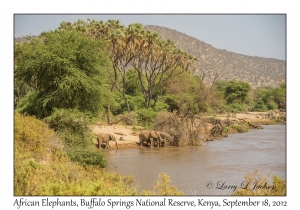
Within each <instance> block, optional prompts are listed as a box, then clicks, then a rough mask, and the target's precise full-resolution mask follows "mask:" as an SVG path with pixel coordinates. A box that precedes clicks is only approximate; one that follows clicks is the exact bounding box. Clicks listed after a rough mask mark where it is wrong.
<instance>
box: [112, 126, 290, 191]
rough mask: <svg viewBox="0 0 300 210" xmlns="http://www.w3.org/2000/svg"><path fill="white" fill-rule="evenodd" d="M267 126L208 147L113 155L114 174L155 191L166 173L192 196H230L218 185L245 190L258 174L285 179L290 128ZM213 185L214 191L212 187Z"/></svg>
mask: <svg viewBox="0 0 300 210" xmlns="http://www.w3.org/2000/svg"><path fill="white" fill-rule="evenodd" d="M264 127H265V128H264V129H263V130H250V131H249V132H247V133H242V134H231V135H230V136H229V137H228V138H225V139H223V140H221V141H213V142H209V143H208V144H206V145H203V146H186V147H163V148H151V149H150V148H138V149H125V150H119V151H116V150H111V151H109V152H108V158H109V163H110V165H109V170H113V171H117V172H120V173H122V174H124V175H131V174H134V176H135V178H136V184H137V185H139V186H140V189H141V190H143V189H153V187H154V186H155V183H156V181H157V178H158V174H159V173H161V172H165V173H166V174H167V175H168V176H170V178H171V181H172V182H171V185H175V186H176V187H178V189H179V190H182V191H184V192H185V194H186V195H230V194H231V193H232V189H224V190H221V189H216V186H218V183H219V184H220V183H226V185H239V186H240V185H241V183H242V182H243V181H244V180H245V179H244V175H245V174H247V173H249V172H253V171H254V170H255V169H257V170H259V171H260V172H262V173H263V174H265V175H270V177H271V176H272V175H273V174H278V175H279V176H280V177H281V178H284V179H285V173H286V155H285V152H286V141H285V138H286V136H285V131H286V129H285V126H284V125H268V126H264ZM114 166H116V168H115V167H114ZM209 181H211V182H213V183H214V187H213V188H212V189H207V187H206V186H207V183H208V182H209Z"/></svg>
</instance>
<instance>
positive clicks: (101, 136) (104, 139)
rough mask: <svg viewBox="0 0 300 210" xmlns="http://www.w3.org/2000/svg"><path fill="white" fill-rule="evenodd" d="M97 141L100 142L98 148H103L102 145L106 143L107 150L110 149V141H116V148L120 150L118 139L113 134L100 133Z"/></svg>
mask: <svg viewBox="0 0 300 210" xmlns="http://www.w3.org/2000/svg"><path fill="white" fill-rule="evenodd" d="M97 141H98V148H99V149H100V148H101V144H102V143H105V149H108V147H109V141H115V142H116V147H117V149H118V143H117V140H116V137H115V136H114V135H112V134H105V133H99V134H98V135H97Z"/></svg>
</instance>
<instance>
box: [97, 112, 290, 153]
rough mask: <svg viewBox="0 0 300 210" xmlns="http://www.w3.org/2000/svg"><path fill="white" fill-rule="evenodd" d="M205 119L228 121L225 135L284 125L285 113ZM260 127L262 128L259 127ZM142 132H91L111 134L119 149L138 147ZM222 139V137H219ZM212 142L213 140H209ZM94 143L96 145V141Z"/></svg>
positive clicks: (105, 128) (118, 128) (114, 128)
mask: <svg viewBox="0 0 300 210" xmlns="http://www.w3.org/2000/svg"><path fill="white" fill-rule="evenodd" d="M203 118H204V119H205V118H206V119H209V118H212V119H216V120H217V121H220V122H224V121H228V122H230V123H231V125H233V126H228V127H227V130H226V134H231V133H237V132H241V131H239V130H238V129H237V127H238V126H239V125H241V124H243V125H245V124H248V125H247V127H246V130H248V129H253V128H262V127H263V126H262V125H270V124H285V121H286V120H285V119H286V113H285V112H281V111H279V110H276V111H269V112H247V113H236V114H231V113H229V114H219V115H206V116H203ZM261 126H262V127H261ZM208 127H209V129H208V131H209V132H211V130H212V129H213V127H214V125H213V124H210V125H208ZM141 130H143V127H141V126H125V125H122V124H118V125H104V124H100V125H99V124H94V125H93V128H92V131H93V133H95V134H99V133H106V134H112V135H114V136H115V137H116V139H117V142H118V146H119V149H132V148H138V147H139V141H140V140H139V131H141ZM221 137H222V136H221ZM223 137H224V136H223ZM210 140H214V139H210ZM94 143H95V144H97V141H96V139H94ZM110 146H111V147H112V149H116V148H115V144H114V143H113V142H110Z"/></svg>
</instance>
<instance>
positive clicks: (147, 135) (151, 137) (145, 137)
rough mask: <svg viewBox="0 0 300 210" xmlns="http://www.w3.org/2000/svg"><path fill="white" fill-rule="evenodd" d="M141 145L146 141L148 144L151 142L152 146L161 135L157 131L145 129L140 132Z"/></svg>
mask: <svg viewBox="0 0 300 210" xmlns="http://www.w3.org/2000/svg"><path fill="white" fill-rule="evenodd" d="M139 137H140V146H142V144H143V143H144V142H145V141H146V142H147V145H148V143H150V147H152V146H154V142H155V141H156V142H159V135H158V132H156V131H149V130H143V131H142V132H140V134H139Z"/></svg>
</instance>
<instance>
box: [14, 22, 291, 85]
mask: <svg viewBox="0 0 300 210" xmlns="http://www.w3.org/2000/svg"><path fill="white" fill-rule="evenodd" d="M144 28H145V29H146V30H150V31H156V32H158V34H159V35H160V36H161V37H162V38H163V39H170V40H172V41H173V42H174V43H175V45H176V46H177V47H179V48H181V49H183V50H185V51H187V52H188V53H189V54H192V55H194V56H196V57H197V59H198V61H197V62H196V71H195V72H194V74H197V75H200V76H201V77H202V76H203V74H205V77H204V80H205V81H206V82H207V83H208V84H211V82H212V81H213V79H214V78H215V76H216V75H218V78H217V79H221V80H231V79H236V80H242V81H246V82H249V83H250V84H251V86H252V87H254V88H256V87H259V86H270V87H276V86H278V85H279V84H280V83H282V82H283V81H285V77H286V62H285V61H284V60H278V59H273V58H262V57H254V56H246V55H242V54H237V53H233V52H228V51H226V50H220V49H216V48H214V47H212V46H211V45H209V44H206V43H204V42H202V41H200V40H198V39H196V38H194V37H191V36H188V35H186V34H184V33H181V32H178V31H175V30H172V29H169V28H166V27H160V26H153V25H146V26H145V27H144ZM25 40H26V39H25V38H24V37H23V38H15V41H19V42H24V41H25Z"/></svg>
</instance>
